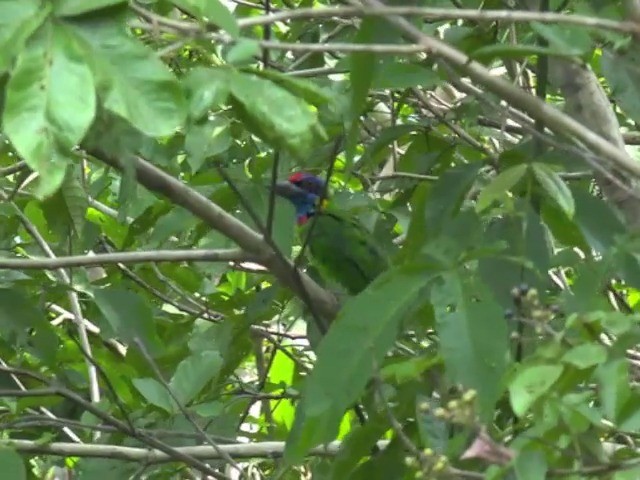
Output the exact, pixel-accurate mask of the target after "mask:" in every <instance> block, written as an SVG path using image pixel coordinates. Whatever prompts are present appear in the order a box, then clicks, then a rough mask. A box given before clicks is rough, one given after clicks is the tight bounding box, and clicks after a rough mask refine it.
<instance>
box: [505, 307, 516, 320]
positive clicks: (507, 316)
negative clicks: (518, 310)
mask: <svg viewBox="0 0 640 480" xmlns="http://www.w3.org/2000/svg"><path fill="white" fill-rule="evenodd" d="M515 316H516V314H515V312H514V311H513V310H511V309H510V308H509V309H507V310H505V311H504V318H505V320H513V318H514V317H515Z"/></svg>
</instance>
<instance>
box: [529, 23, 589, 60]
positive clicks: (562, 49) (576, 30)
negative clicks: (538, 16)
mask: <svg viewBox="0 0 640 480" xmlns="http://www.w3.org/2000/svg"><path fill="white" fill-rule="evenodd" d="M530 26H531V29H532V30H533V31H535V32H537V33H538V34H539V35H541V36H542V37H544V38H545V39H546V40H547V41H548V42H549V46H550V47H552V48H553V49H555V50H556V51H557V52H559V53H562V54H563V55H584V54H587V53H589V52H590V51H591V49H592V48H593V46H592V41H591V37H590V36H589V32H588V31H587V30H585V29H584V28H583V27H576V26H571V25H547V24H544V23H539V22H531V23H530Z"/></svg>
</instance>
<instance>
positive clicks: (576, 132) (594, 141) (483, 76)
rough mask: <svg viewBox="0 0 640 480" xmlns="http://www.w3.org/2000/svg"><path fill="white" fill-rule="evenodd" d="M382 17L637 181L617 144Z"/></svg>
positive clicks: (637, 170)
mask: <svg viewBox="0 0 640 480" xmlns="http://www.w3.org/2000/svg"><path fill="white" fill-rule="evenodd" d="M364 3H365V4H367V5H370V6H372V7H375V8H379V7H381V6H384V4H382V3H381V2H380V1H379V0H364ZM385 18H386V19H387V20H388V21H389V23H391V24H393V25H395V26H396V27H397V28H398V29H400V30H401V31H402V32H404V33H405V34H406V35H407V36H408V37H409V38H411V39H412V40H414V41H416V42H418V43H420V44H421V45H424V46H425V47H427V48H428V49H429V51H430V53H431V54H432V55H434V56H436V57H438V58H439V59H440V60H442V61H444V62H446V63H449V64H451V65H453V66H455V67H456V68H457V69H459V70H460V71H461V72H463V73H464V74H466V75H468V76H469V77H470V78H471V79H472V80H474V81H476V82H477V83H479V84H480V85H482V86H484V87H485V88H486V89H487V90H488V91H490V92H492V93H494V94H496V95H498V96H499V97H500V98H502V99H503V100H505V101H506V102H508V103H509V104H511V105H512V106H514V107H516V108H519V109H521V110H523V111H524V112H527V113H528V114H529V115H530V116H531V117H532V118H533V119H535V120H541V121H542V122H543V123H544V124H545V125H546V126H547V127H548V128H549V129H550V130H553V131H554V132H555V133H557V134H560V135H568V136H571V137H575V139H576V140H579V141H580V142H582V143H584V144H585V145H586V146H587V147H589V148H590V149H591V150H592V151H593V152H594V153H596V154H598V155H600V156H601V157H602V158H603V159H606V160H609V161H610V162H611V163H612V164H613V165H615V167H616V168H618V169H620V170H621V171H624V172H626V173H629V174H631V175H633V176H635V177H636V178H640V164H638V163H637V162H635V161H634V160H632V159H631V158H630V157H629V155H628V154H627V153H626V151H624V150H623V149H621V148H619V147H618V146H617V145H614V144H612V143H611V142H609V141H607V140H605V139H604V138H602V137H601V136H600V135H598V134H597V133H595V132H593V131H591V130H590V129H588V128H586V127H585V126H584V125H582V124H581V123H580V122H578V121H576V120H574V119H573V118H571V117H570V116H568V115H566V114H564V113H563V112H561V111H560V110H558V109H556V108H554V107H552V106H551V105H548V104H546V103H545V102H543V101H542V100H540V99H539V98H536V97H534V96H532V95H530V94H528V93H527V92H524V91H522V90H520V89H519V88H518V87H515V86H513V85H511V84H510V83H509V82H508V81H506V80H505V79H503V78H500V77H497V76H494V75H492V74H491V72H490V71H489V70H488V69H487V68H486V67H484V66H483V65H482V64H480V63H478V62H476V61H474V60H472V59H471V58H469V57H468V56H467V55H466V54H464V53H463V52H461V51H460V50H457V49H456V48H453V47H451V46H450V45H448V44H447V43H445V42H442V41H440V40H438V39H436V38H435V37H432V36H429V35H426V34H425V33H423V32H422V31H420V30H419V29H418V28H417V27H415V26H414V25H413V24H412V23H411V22H409V21H408V20H406V19H405V18H403V17H398V16H386V17H385Z"/></svg>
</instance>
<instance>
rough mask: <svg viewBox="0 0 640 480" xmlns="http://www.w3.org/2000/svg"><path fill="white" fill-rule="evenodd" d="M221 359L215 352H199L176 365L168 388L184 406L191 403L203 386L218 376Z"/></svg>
mask: <svg viewBox="0 0 640 480" xmlns="http://www.w3.org/2000/svg"><path fill="white" fill-rule="evenodd" d="M220 367H222V357H221V356H220V354H219V353H218V352H216V351H211V350H209V351H199V352H196V353H193V354H191V355H189V356H188V357H187V358H185V359H184V360H182V361H181V362H180V363H179V364H178V368H177V369H176V371H175V373H174V374H173V377H172V378H171V381H170V382H169V386H170V387H171V391H172V392H173V394H174V395H175V396H176V398H177V399H178V400H179V401H180V403H181V404H182V405H183V406H184V405H186V404H188V403H189V402H191V401H192V400H193V399H194V398H195V396H196V395H198V393H200V391H201V390H202V389H203V388H204V386H205V385H206V384H207V383H209V382H210V381H211V380H213V379H214V378H216V377H217V376H218V373H219V372H220Z"/></svg>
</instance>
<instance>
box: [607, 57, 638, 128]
mask: <svg viewBox="0 0 640 480" xmlns="http://www.w3.org/2000/svg"><path fill="white" fill-rule="evenodd" d="M602 73H603V74H604V76H605V78H606V79H607V82H609V86H610V88H611V93H612V95H613V98H615V99H616V101H617V102H618V103H619V105H620V108H622V110H624V111H625V112H626V113H627V114H628V115H629V116H630V117H631V118H633V119H634V120H635V121H636V122H640V52H638V49H637V48H631V49H629V50H628V51H626V52H624V53H616V52H611V51H609V50H604V51H603V52H602Z"/></svg>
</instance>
